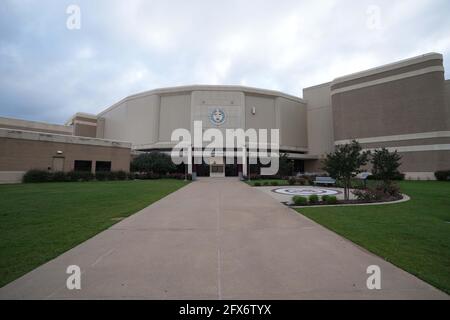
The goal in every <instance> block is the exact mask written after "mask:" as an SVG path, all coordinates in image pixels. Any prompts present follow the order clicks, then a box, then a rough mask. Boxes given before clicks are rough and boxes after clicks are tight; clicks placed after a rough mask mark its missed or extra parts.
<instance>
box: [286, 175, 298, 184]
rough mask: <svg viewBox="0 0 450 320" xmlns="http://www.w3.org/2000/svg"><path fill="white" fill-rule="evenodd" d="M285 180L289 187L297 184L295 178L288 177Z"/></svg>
mask: <svg viewBox="0 0 450 320" xmlns="http://www.w3.org/2000/svg"><path fill="white" fill-rule="evenodd" d="M287 180H288V184H289V185H290V186H293V185H294V184H295V183H296V182H297V179H295V177H289V178H288V179H287Z"/></svg>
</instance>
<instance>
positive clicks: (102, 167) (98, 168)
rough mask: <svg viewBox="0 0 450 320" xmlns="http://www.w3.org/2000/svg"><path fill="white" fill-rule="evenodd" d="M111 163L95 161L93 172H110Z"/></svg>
mask: <svg viewBox="0 0 450 320" xmlns="http://www.w3.org/2000/svg"><path fill="white" fill-rule="evenodd" d="M110 171H111V161H97V162H95V172H110Z"/></svg>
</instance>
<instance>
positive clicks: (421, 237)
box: [297, 181, 450, 293]
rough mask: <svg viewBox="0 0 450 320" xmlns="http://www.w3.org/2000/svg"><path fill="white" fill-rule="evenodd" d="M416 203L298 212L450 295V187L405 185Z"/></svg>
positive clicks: (424, 183) (444, 184) (433, 183)
mask: <svg viewBox="0 0 450 320" xmlns="http://www.w3.org/2000/svg"><path fill="white" fill-rule="evenodd" d="M400 186H401V189H402V192H403V193H406V194H408V195H409V196H410V197H411V198H412V199H411V201H408V202H405V203H399V204H391V205H380V206H363V207H360V206H358V207H325V208H301V209H298V210H297V211H299V212H301V213H302V214H304V215H305V216H307V217H309V218H311V219H312V220H314V221H316V222H318V223H320V224H322V225H324V226H325V227H327V228H329V229H331V230H333V231H335V232H336V233H338V234H340V235H342V236H344V237H346V238H347V239H349V240H351V241H353V242H355V243H357V244H358V245H361V246H362V247H364V248H366V249H368V250H369V251H371V252H373V253H375V254H377V255H378V256H380V257H383V258H385V259H386V260H387V261H389V262H391V263H393V264H395V265H397V266H398V267H400V268H402V269H404V270H406V271H408V272H410V273H412V274H414V275H416V276H417V277H419V278H421V279H423V280H425V281H427V282H428V283H430V284H432V285H434V286H435V287H437V288H440V289H442V290H443V291H445V292H447V293H450V183H449V182H439V181H403V182H400Z"/></svg>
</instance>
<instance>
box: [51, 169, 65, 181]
mask: <svg viewBox="0 0 450 320" xmlns="http://www.w3.org/2000/svg"><path fill="white" fill-rule="evenodd" d="M51 180H52V181H54V182H64V181H67V180H68V178H67V175H66V173H65V172H62V171H58V172H54V173H53V174H52V175H51Z"/></svg>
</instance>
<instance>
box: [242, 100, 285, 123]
mask: <svg viewBox="0 0 450 320" xmlns="http://www.w3.org/2000/svg"><path fill="white" fill-rule="evenodd" d="M253 108H255V111H256V113H255V114H252V110H253ZM249 128H253V129H278V127H277V123H276V110H275V98H274V97H269V96H262V95H250V94H246V95H245V129H249Z"/></svg>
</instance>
